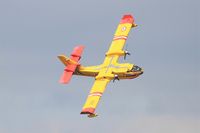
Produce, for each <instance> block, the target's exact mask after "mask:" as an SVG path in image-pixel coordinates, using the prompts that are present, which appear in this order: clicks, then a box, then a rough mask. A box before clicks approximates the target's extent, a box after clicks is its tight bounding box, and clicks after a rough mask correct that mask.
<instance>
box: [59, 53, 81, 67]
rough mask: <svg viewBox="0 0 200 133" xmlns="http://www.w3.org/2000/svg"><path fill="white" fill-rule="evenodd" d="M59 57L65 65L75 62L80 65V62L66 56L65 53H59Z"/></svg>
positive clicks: (74, 63)
mask: <svg viewBox="0 0 200 133" xmlns="http://www.w3.org/2000/svg"><path fill="white" fill-rule="evenodd" d="M58 58H59V59H60V61H61V62H62V63H63V64H64V65H65V66H67V65H70V64H73V65H78V63H77V62H76V61H74V60H72V59H70V58H68V57H66V56H65V55H59V56H58Z"/></svg>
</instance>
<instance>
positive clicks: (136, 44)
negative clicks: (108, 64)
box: [0, 0, 200, 133]
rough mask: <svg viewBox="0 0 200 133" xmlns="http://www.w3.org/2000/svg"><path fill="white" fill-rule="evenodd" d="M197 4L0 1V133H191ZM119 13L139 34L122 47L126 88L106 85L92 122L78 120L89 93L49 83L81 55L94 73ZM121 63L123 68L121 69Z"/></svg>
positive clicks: (197, 119)
mask: <svg viewBox="0 0 200 133" xmlns="http://www.w3.org/2000/svg"><path fill="white" fill-rule="evenodd" d="M198 5H199V2H198V1H197V0H193V1H189V0H165V1H163V0H151V1H141V0H135V1H114V0H113V1H112V0H101V1H92V0H84V1H78V0H73V1H66V0H57V1H53V0H34V1H29V0H28V1H27V0H18V1H14V0H3V1H0V132H1V133H26V132H29V133H35V132H37V133H44V132H48V133H58V132H59V133H78V132H82V133H92V132H96V133H102V132H104V133H110V132H115V133H124V132H139V133H146V132H148V133H160V132H162V133H168V132H170V133H178V132H181V133H188V132H190V133H199V132H200V106H199V101H200V90H199V88H200V84H199V81H200V79H199V78H200V71H199V66H200V62H199V57H200V55H199V39H198V38H199V29H200V27H199V13H198V12H199V9H198V8H197V6H198ZM125 13H131V14H132V15H133V16H134V17H135V19H136V23H137V24H138V25H139V26H138V27H137V28H136V29H133V30H132V31H131V33H130V36H129V38H128V40H127V44H128V46H127V48H128V50H129V51H130V52H131V56H129V57H128V58H127V60H126V61H127V62H131V63H135V64H137V65H138V66H141V67H143V68H144V70H145V73H144V74H143V75H142V76H141V77H139V78H138V79H135V80H126V81H120V82H115V84H113V83H110V84H109V85H108V87H107V90H106V92H105V94H104V95H103V97H102V99H101V102H100V104H99V106H98V109H97V113H98V114H99V115H100V116H99V117H97V118H95V119H88V118H87V117H85V116H81V115H79V113H80V111H81V108H82V106H83V104H84V102H85V100H86V97H87V94H88V93H89V90H90V88H91V86H92V84H93V80H94V79H92V78H87V77H76V76H74V77H73V79H72V81H71V83H70V84H69V85H60V84H59V83H58V80H59V78H60V75H61V73H62V71H63V68H64V66H63V65H62V64H61V63H60V62H59V60H58V59H57V58H56V56H57V55H58V54H61V53H66V54H67V55H69V54H70V52H71V51H72V49H73V47H75V46H76V45H77V44H83V45H85V46H86V48H85V50H84V53H83V57H82V59H81V63H82V64H83V65H96V64H100V63H102V61H103V59H104V54H105V52H106V51H107V49H108V47H109V45H110V42H111V40H112V37H113V33H114V32H115V29H116V27H117V25H118V23H119V21H120V18H121V17H122V15H123V14H125ZM121 62H124V61H123V60H121Z"/></svg>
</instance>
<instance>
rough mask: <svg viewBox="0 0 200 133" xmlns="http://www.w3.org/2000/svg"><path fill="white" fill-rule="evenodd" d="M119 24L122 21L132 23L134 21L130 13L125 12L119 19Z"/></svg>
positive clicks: (122, 22)
mask: <svg viewBox="0 0 200 133" xmlns="http://www.w3.org/2000/svg"><path fill="white" fill-rule="evenodd" d="M120 23H121V24H124V23H131V24H133V23H134V18H133V16H132V15H131V14H125V15H124V16H123V17H122V19H121V21H120Z"/></svg>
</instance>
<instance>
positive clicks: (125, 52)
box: [124, 51, 131, 60]
mask: <svg viewBox="0 0 200 133" xmlns="http://www.w3.org/2000/svg"><path fill="white" fill-rule="evenodd" d="M127 55H131V53H129V52H128V51H124V60H126V56H127Z"/></svg>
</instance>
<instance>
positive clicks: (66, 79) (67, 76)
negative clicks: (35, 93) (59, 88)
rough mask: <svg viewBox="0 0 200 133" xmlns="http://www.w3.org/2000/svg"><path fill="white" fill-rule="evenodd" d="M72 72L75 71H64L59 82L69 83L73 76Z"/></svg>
mask: <svg viewBox="0 0 200 133" xmlns="http://www.w3.org/2000/svg"><path fill="white" fill-rule="evenodd" d="M72 74H73V72H67V71H64V72H63V74H62V76H61V78H60V81H59V82H60V83H62V84H67V83H69V81H70V79H71V77H72Z"/></svg>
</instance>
